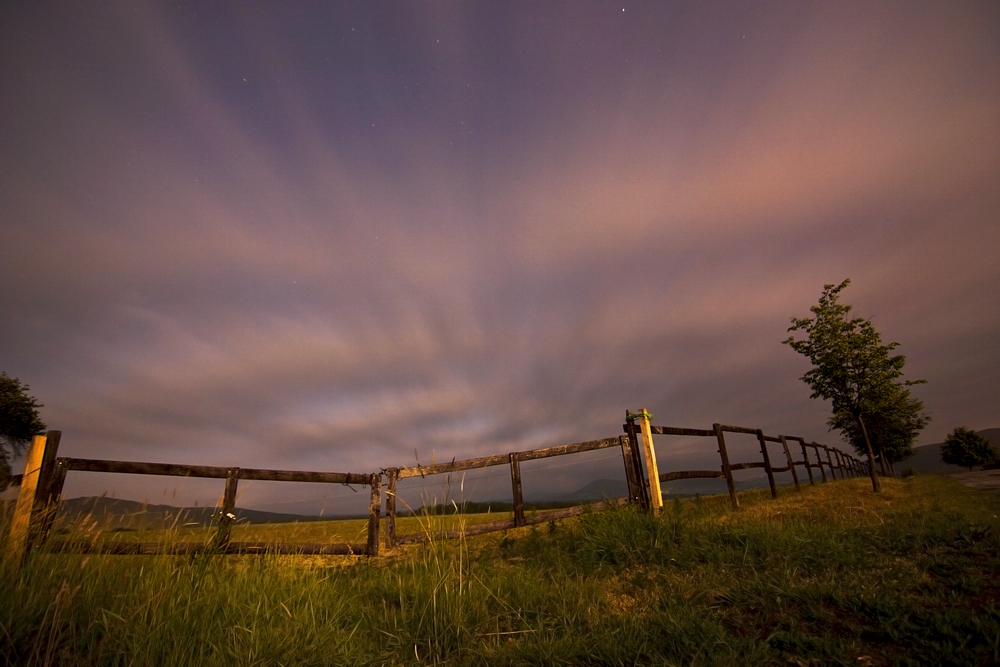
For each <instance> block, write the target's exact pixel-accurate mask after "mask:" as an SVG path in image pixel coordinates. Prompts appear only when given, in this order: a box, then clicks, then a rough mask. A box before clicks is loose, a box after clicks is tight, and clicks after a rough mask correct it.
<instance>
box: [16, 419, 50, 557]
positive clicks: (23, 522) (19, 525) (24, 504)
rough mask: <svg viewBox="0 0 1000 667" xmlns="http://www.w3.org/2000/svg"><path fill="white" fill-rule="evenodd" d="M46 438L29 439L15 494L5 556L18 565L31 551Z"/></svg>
mask: <svg viewBox="0 0 1000 667" xmlns="http://www.w3.org/2000/svg"><path fill="white" fill-rule="evenodd" d="M46 443H47V438H46V436H44V435H36V436H34V437H33V438H32V439H31V448H30V449H29V450H28V456H27V458H26V459H25V462H24V474H23V475H22V476H21V486H20V488H19V490H18V493H17V504H16V505H15V507H14V516H13V518H12V519H11V524H10V533H9V539H8V542H7V543H8V547H7V555H8V557H9V558H11V559H12V562H14V563H16V564H18V565H20V563H22V562H23V561H24V558H25V557H26V556H27V555H28V553H29V551H30V550H31V536H30V531H31V522H32V519H33V518H35V517H33V516H32V515H33V514H34V513H35V512H34V510H35V500H36V498H37V496H38V490H39V487H40V486H42V485H44V481H45V480H43V479H42V477H41V476H42V461H43V460H44V459H45V446H46Z"/></svg>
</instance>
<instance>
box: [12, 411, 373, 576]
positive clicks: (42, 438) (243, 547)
mask: <svg viewBox="0 0 1000 667" xmlns="http://www.w3.org/2000/svg"><path fill="white" fill-rule="evenodd" d="M60 437H61V433H60V432H59V431H49V432H48V433H47V434H46V435H38V436H35V438H34V441H33V442H32V446H31V449H30V450H29V452H28V458H27V461H26V463H25V472H24V474H23V475H22V476H21V480H20V489H19V493H18V499H17V506H16V508H15V510H14V518H13V520H12V522H11V529H10V544H11V549H10V550H11V552H12V553H14V554H17V555H19V556H20V557H23V556H24V555H26V554H27V553H28V552H30V551H31V550H32V549H33V548H36V547H39V546H41V545H43V544H45V543H46V540H47V538H48V534H49V532H50V530H51V527H52V522H53V520H54V518H55V514H56V511H57V510H58V506H59V500H60V497H61V495H62V489H63V484H64V482H65V480H66V473H67V472H69V471H70V470H79V471H86V472H104V473H120V474H128V475H166V476H174V477H197V478H207V479H223V480H225V488H224V491H223V494H222V503H221V506H220V507H219V511H218V514H217V518H216V521H217V524H216V530H215V534H214V535H213V537H212V539H211V541H210V542H208V543H207V544H206V543H204V542H176V543H141V542H135V543H127V542H100V541H98V542H79V541H70V542H66V543H60V544H54V545H50V546H49V550H50V551H72V552H74V553H81V552H82V553H112V554H196V553H203V552H211V553H222V554H254V553H259V554H264V553H272V554H273V553H279V554H281V553H294V554H328V555H350V554H358V555H362V554H363V555H368V556H376V555H378V547H379V517H380V514H381V504H382V475H381V473H347V472H309V471H299V470H262V469H258V468H235V467H234V468H224V467H216V466H197V465H178V464H172V463H140V462H135V461H105V460H101V459H79V458H65V457H64V458H57V457H56V451H57V449H58V447H59V440H60ZM241 479H245V480H258V481H271V482H313V483H317V482H318V483H324V484H356V485H360V486H368V487H370V489H371V501H370V503H369V514H368V540H367V542H366V543H364V544H348V543H337V544H285V543H273V542H234V541H231V540H230V526H231V523H232V520H233V518H234V516H235V515H234V514H233V510H234V509H235V507H236V489H237V486H238V484H239V481H240V480H241Z"/></svg>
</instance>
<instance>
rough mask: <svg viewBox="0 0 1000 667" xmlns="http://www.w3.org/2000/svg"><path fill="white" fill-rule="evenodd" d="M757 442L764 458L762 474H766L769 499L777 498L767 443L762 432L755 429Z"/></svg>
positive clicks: (776, 488)
mask: <svg viewBox="0 0 1000 667" xmlns="http://www.w3.org/2000/svg"><path fill="white" fill-rule="evenodd" d="M757 442H759V443H760V454H761V456H763V457H764V472H766V473H767V483H768V485H769V486H770V487H771V498H775V499H776V498H777V497H778V487H777V486H775V485H774V471H773V470H771V455H770V454H768V452H767V441H765V440H764V431H762V430H760V429H757Z"/></svg>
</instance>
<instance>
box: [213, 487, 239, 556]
mask: <svg viewBox="0 0 1000 667" xmlns="http://www.w3.org/2000/svg"><path fill="white" fill-rule="evenodd" d="M239 481H240V469H239V468H230V469H229V474H228V475H226V488H225V490H224V491H223V492H222V506H221V507H220V508H219V519H218V521H219V523H218V527H217V528H216V531H215V537H214V538H213V542H212V548H213V549H218V550H225V548H226V545H228V544H229V528H230V526H231V525H232V523H233V518H234V517H233V510H234V509H236V486H237V484H239Z"/></svg>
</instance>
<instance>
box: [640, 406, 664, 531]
mask: <svg viewBox="0 0 1000 667" xmlns="http://www.w3.org/2000/svg"><path fill="white" fill-rule="evenodd" d="M638 418H639V428H640V429H641V430H642V442H643V451H644V452H645V454H646V476H647V477H648V478H649V507H650V508H651V509H652V510H653V514H654V515H655V514H659V512H660V508H661V507H663V491H661V490H660V471H659V469H658V468H657V467H656V447H655V446H654V445H653V433H652V432H651V431H650V430H649V412H648V411H647V410H646V408H639V414H638Z"/></svg>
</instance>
